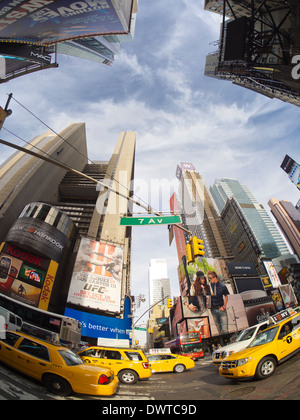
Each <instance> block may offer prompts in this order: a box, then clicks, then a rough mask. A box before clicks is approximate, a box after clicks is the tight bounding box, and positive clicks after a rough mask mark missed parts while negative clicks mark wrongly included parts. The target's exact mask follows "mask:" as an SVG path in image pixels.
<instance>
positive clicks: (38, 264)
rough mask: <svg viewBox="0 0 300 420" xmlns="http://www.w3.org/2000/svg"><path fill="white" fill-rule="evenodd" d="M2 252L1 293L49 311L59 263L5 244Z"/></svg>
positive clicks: (0, 262) (0, 269)
mask: <svg viewBox="0 0 300 420" xmlns="http://www.w3.org/2000/svg"><path fill="white" fill-rule="evenodd" d="M1 251H2V252H1V253H0V293H3V294H5V295H7V296H10V297H12V298H13V299H15V300H17V301H20V302H22V303H26V304H27V305H31V306H34V307H38V308H41V309H44V310H47V309H48V306H49V301H50V297H51V293H52V288H53V285H54V281H55V276H56V272H57V269H58V263H57V262H55V261H53V260H51V259H50V258H44V257H41V256H39V255H37V254H33V253H31V252H29V251H26V250H24V249H21V248H19V247H17V246H15V245H12V244H8V243H3V244H2V249H1Z"/></svg>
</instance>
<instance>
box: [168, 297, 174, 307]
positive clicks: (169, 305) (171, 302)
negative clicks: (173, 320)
mask: <svg viewBox="0 0 300 420" xmlns="http://www.w3.org/2000/svg"><path fill="white" fill-rule="evenodd" d="M172 306H173V300H172V299H168V308H172Z"/></svg>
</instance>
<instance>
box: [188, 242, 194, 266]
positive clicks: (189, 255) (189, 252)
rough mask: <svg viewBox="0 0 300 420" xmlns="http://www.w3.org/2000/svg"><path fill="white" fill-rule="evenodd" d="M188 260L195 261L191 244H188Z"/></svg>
mask: <svg viewBox="0 0 300 420" xmlns="http://www.w3.org/2000/svg"><path fill="white" fill-rule="evenodd" d="M186 260H187V262H188V264H190V263H191V262H194V261H195V258H194V257H193V250H192V245H191V244H186Z"/></svg>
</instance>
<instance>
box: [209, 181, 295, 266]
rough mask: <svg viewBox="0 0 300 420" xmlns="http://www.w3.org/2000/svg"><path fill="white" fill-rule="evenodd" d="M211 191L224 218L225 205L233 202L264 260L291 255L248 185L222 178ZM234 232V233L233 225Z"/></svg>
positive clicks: (232, 228)
mask: <svg viewBox="0 0 300 420" xmlns="http://www.w3.org/2000/svg"><path fill="white" fill-rule="evenodd" d="M210 192H211V194H212V196H213V198H214V200H215V203H216V205H217V207H218V209H219V212H220V213H221V216H224V213H223V212H224V211H225V207H226V203H229V202H230V200H231V199H234V201H232V203H233V204H234V206H235V210H236V212H237V213H238V214H239V216H240V219H241V218H242V219H243V220H244V222H245V229H246V225H248V227H249V230H248V232H249V235H248V236H249V237H250V236H251V237H252V239H253V241H252V242H254V241H255V242H256V243H257V245H258V247H259V248H260V250H261V252H260V256H261V257H265V258H275V257H278V256H280V255H283V254H288V253H289V249H288V247H287V245H286V244H285V242H284V240H283V238H282V237H281V235H280V233H279V231H278V229H277V227H276V226H275V224H274V222H273V221H272V219H271V218H270V216H269V215H268V213H267V212H266V210H265V209H264V207H263V206H262V205H261V204H259V203H258V201H257V200H256V199H255V197H254V196H253V194H252V193H251V192H250V191H249V189H248V188H247V187H246V186H245V185H242V184H241V183H240V182H239V181H238V180H236V179H229V178H222V179H217V180H216V181H215V183H214V185H213V186H212V187H211V188H210ZM228 200H229V201H228ZM227 223H228V222H227ZM227 227H228V226H227ZM231 230H232V233H233V231H234V227H233V226H231ZM230 236H232V235H229V238H230Z"/></svg>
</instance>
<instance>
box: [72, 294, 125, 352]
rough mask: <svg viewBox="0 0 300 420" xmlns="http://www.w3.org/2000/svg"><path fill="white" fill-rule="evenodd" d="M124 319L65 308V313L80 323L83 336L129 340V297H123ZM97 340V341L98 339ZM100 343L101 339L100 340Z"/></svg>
mask: <svg viewBox="0 0 300 420" xmlns="http://www.w3.org/2000/svg"><path fill="white" fill-rule="evenodd" d="M124 306H125V308H124V319H118V318H114V317H108V316H103V315H97V314H90V313H87V312H84V311H77V310H75V309H70V308H66V309H65V315H66V316H69V317H71V318H75V319H77V320H78V321H79V322H80V324H81V335H82V336H83V337H94V338H99V339H100V340H101V338H106V339H118V340H129V339H130V332H131V329H132V319H131V318H129V317H128V315H129V313H130V302H129V299H128V298H126V299H125V305H124ZM100 340H99V341H100ZM100 344H101V341H100Z"/></svg>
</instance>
